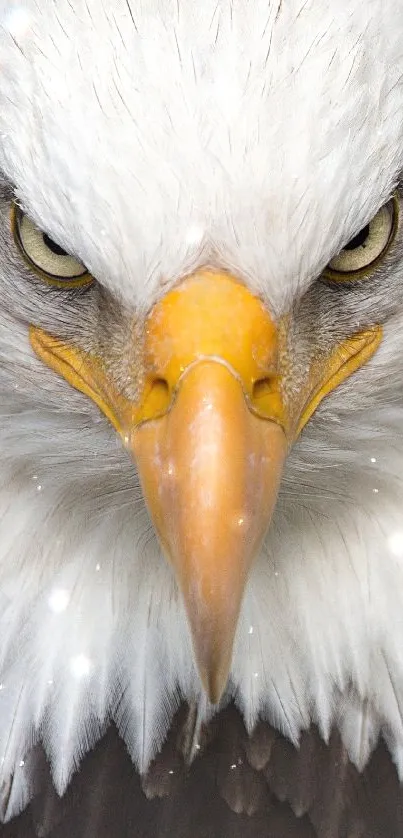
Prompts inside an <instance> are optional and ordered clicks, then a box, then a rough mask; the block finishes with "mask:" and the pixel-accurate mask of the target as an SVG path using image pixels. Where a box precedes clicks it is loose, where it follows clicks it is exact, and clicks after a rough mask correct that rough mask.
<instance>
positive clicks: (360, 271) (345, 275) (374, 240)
mask: <svg viewBox="0 0 403 838" xmlns="http://www.w3.org/2000/svg"><path fill="white" fill-rule="evenodd" d="M397 221H398V202H397V198H396V197H393V198H391V199H390V201H388V202H387V204H384V206H383V207H381V209H380V210H379V211H378V212H377V214H376V215H375V216H374V218H373V219H372V221H370V222H369V224H366V225H365V227H363V228H362V230H360V232H359V233H357V234H356V235H355V236H354V237H353V238H352V239H351V240H350V241H349V242H348V244H346V246H345V247H344V248H343V250H341V251H340V253H338V255H337V256H335V257H334V259H332V261H331V262H329V265H328V267H327V268H326V271H325V275H326V276H328V277H329V279H334V280H336V281H337V280H339V281H343V280H349V279H355V278H356V277H358V278H359V277H362V276H365V275H366V274H367V273H370V272H371V271H372V270H373V268H375V267H376V265H377V264H378V262H379V261H380V260H381V259H382V257H383V256H385V254H386V253H387V251H388V250H389V247H390V245H391V244H392V242H393V239H394V237H395V233H396V229H397Z"/></svg>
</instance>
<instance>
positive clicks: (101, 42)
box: [0, 0, 403, 815]
mask: <svg viewBox="0 0 403 838" xmlns="http://www.w3.org/2000/svg"><path fill="white" fill-rule="evenodd" d="M402 36H403V7H402V5H401V3H400V2H398V0H394V1H393V0H387V2H385V0H368V2H367V3H365V4H362V3H361V2H359V0H344V2H339V1H338V0H328V2H321V0H311V2H302V0H291V2H288V3H285V2H283V3H282V2H281V0H280V1H279V2H277V0H276V2H271V1H270V2H268V0H264V2H263V0H255V2H247V0H232V2H231V0H223V2H219V3H217V2H216V0H214V2H213V0H211V2H210V0H205V2H203V3H201V4H200V3H196V2H193V0H179V2H173V1H172V2H170V0H153V2H151V3H150V2H145V1H144V2H143V0H127V1H126V2H123V0H122V1H121V0H113V1H112V0H110V1H109V2H106V0H104V2H101V3H100V2H99V0H77V2H75V3H74V4H73V3H69V2H67V0H52V2H49V3H47V4H46V7H45V5H44V4H41V3H39V2H38V3H37V2H35V0H26V2H18V3H17V2H10V0H7V2H4V0H3V2H0V72H1V76H0V169H1V170H2V172H3V173H4V176H5V180H6V181H7V184H8V183H10V184H12V188H13V189H14V190H15V194H16V196H17V198H18V201H19V202H20V204H21V206H22V207H23V209H24V211H25V212H26V213H27V214H28V215H29V216H30V217H31V218H32V219H33V221H34V222H35V223H36V224H37V225H38V226H39V227H40V228H41V229H42V230H45V231H46V232H47V234H48V235H50V236H52V238H53V239H54V240H55V241H57V242H58V243H59V244H60V245H61V246H62V247H63V248H65V249H66V250H67V251H68V252H69V253H72V254H74V255H75V256H77V257H78V258H79V259H80V260H81V261H82V262H83V263H84V264H85V265H86V266H87V267H88V269H89V270H90V272H91V273H92V274H93V276H94V277H95V278H96V280H97V281H98V282H99V283H100V285H101V286H102V288H104V289H106V291H107V292H108V294H110V295H111V296H112V297H113V298H115V299H117V300H118V301H119V305H121V306H122V308H123V310H124V311H125V312H128V311H132V310H133V311H134V310H136V311H137V312H140V313H143V312H144V311H146V310H148V309H149V308H150V306H151V305H152V304H153V303H154V301H155V299H156V298H159V297H161V295H162V294H163V293H165V292H166V290H167V289H168V288H170V287H171V286H173V285H174V284H175V283H176V282H177V281H178V280H179V279H181V278H182V277H184V276H185V275H186V274H188V273H189V272H191V271H194V270H196V269H198V268H200V267H202V266H204V265H206V264H207V265H209V266H210V267H214V268H217V269H227V270H231V271H232V272H233V273H234V274H235V275H236V276H237V277H239V278H240V279H241V280H242V281H243V282H244V283H245V285H246V286H247V287H248V288H250V289H251V290H252V291H254V292H257V293H259V294H260V295H261V297H262V298H263V300H264V302H265V303H266V305H267V306H268V308H270V309H271V311H272V312H274V313H275V314H277V315H283V314H284V313H286V312H289V311H290V310H294V308H296V307H297V305H298V301H299V300H300V299H301V297H302V295H303V294H304V293H307V292H308V291H309V289H311V288H312V287H313V284H314V282H315V281H316V280H317V278H318V276H319V275H320V273H321V271H322V270H323V269H324V267H325V266H326V264H327V263H328V262H329V260H330V259H331V258H332V257H333V256H334V255H335V254H336V253H337V252H338V251H339V250H340V248H341V247H343V246H344V245H345V244H346V242H348V241H349V240H350V239H351V238H352V237H353V236H354V235H355V234H356V233H357V232H358V231H359V230H360V229H361V228H362V227H363V226H364V225H366V224H367V223H368V221H369V220H370V219H371V218H372V217H373V216H374V215H375V213H376V211H377V210H378V208H379V207H380V206H381V205H382V204H384V203H385V202H386V201H387V200H388V198H389V197H390V195H391V194H392V192H393V190H394V189H395V187H396V184H397V183H398V181H399V176H400V172H401V170H402V169H403V142H402V140H403V129H402V120H401V112H402V106H403V37H402ZM3 197H4V200H3V201H2V205H1V206H2V209H1V225H2V227H1V231H0V241H1V243H2V247H1V250H2V253H1V256H0V262H1V276H0V297H1V301H2V302H1V311H0V638H1V646H0V654H1V670H0V671H1V688H0V720H1V723H0V753H1V754H2V755H3V764H2V779H3V780H4V781H6V780H7V778H8V777H9V776H10V775H11V774H12V773H13V772H16V776H17V777H18V776H20V777H21V783H20V785H18V783H17V784H15V786H14V797H13V798H12V799H11V801H10V803H9V809H8V811H7V813H6V814H7V815H10V814H12V813H13V812H15V811H17V810H18V809H19V808H21V807H22V806H23V805H24V804H25V803H26V802H27V799H28V798H29V794H30V790H29V788H28V787H27V786H26V784H25V780H24V765H23V761H24V760H25V758H26V755H27V753H28V752H29V750H30V748H31V746H32V744H33V743H34V742H35V741H38V740H39V739H40V740H42V741H43V742H44V745H45V748H46V751H47V754H48V756H49V758H50V760H51V764H52V771H53V777H54V781H55V785H56V788H57V789H58V791H59V792H62V791H64V789H65V788H66V784H67V783H68V781H69V778H70V776H71V773H72V771H73V770H74V768H75V766H76V765H77V764H78V763H79V761H80V759H81V757H82V755H83V754H84V753H85V752H86V751H87V750H88V749H89V747H90V746H91V745H92V744H93V743H94V742H95V741H96V740H97V738H98V737H99V736H100V734H101V732H102V731H103V730H104V729H105V728H106V726H107V724H108V722H109V720H110V719H111V718H113V719H115V720H116V722H117V724H118V727H119V730H120V731H121V733H122V735H123V737H124V738H125V741H126V742H127V745H128V748H129V751H130V754H131V756H132V758H133V760H134V761H135V762H136V764H137V765H138V766H139V768H140V769H141V770H144V769H145V768H146V767H147V765H148V764H149V761H150V759H151V758H152V756H153V755H154V753H155V751H156V749H158V748H159V746H160V745H161V743H162V741H163V739H164V736H165V734H166V731H167V729H168V726H169V724H170V721H171V718H172V714H173V712H174V710H175V708H176V707H177V706H178V703H179V701H180V699H181V698H185V699H187V700H189V701H196V702H200V706H201V712H202V714H205V715H208V714H209V713H211V712H212V708H211V707H209V706H208V704H207V701H206V700H205V698H204V695H203V691H202V688H201V686H200V681H199V677H198V675H197V672H196V668H195V664H194V662H193V654H192V647H191V639H190V633H189V629H188V627H187V621H186V617H185V612H184V607H183V604H182V599H181V597H180V595H179V593H178V590H177V585H176V581H175V578H174V575H173V573H172V571H171V569H170V567H169V566H168V564H167V563H166V561H165V560H164V558H163V557H162V554H161V551H160V548H159V546H158V542H157V539H156V537H155V535H154V532H153V530H152V526H151V524H150V520H149V518H148V515H147V512H146V509H145V505H144V501H143V499H142V494H141V491H140V488H139V483H138V478H137V476H136V473H135V469H134V466H133V463H132V461H131V460H130V458H129V457H128V455H127V453H126V452H125V451H124V450H123V448H122V446H121V445H120V442H119V441H118V438H117V436H116V434H115V431H114V430H113V429H112V427H111V426H110V425H109V424H108V422H107V420H106V419H105V418H104V417H103V416H102V415H101V414H100V413H99V411H98V409H97V408H96V406H95V405H94V404H93V402H92V401H90V400H89V399H86V398H85V397H84V396H83V395H82V394H81V393H79V392H77V391H75V390H73V389H72V388H71V387H69V385H68V384H67V383H66V382H65V381H64V380H63V379H62V378H59V377H58V376H56V375H55V373H54V372H53V371H52V370H50V369H48V367H46V366H44V365H43V363H42V362H41V361H40V360H39V359H38V358H36V356H35V355H34V354H33V352H32V349H31V347H30V344H29V340H28V324H30V323H32V322H37V320H35V317H37V314H36V308H35V307H36V306H37V305H39V302H38V301H39V300H40V305H41V307H42V308H41V312H40V317H39V323H40V325H42V327H43V328H48V329H50V330H51V328H52V326H54V324H55V323H58V322H60V323H61V324H62V326H63V334H65V333H67V334H70V333H71V334H72V335H74V334H75V332H77V334H78V333H80V330H83V329H85V328H87V325H88V320H87V319H86V320H85V322H84V317H86V318H87V314H85V312H86V311H87V309H86V303H85V301H83V302H79V303H77V302H75V301H74V299H73V297H72V296H71V297H69V298H68V300H67V303H66V302H63V303H62V302H61V300H60V298H59V297H58V296H57V294H55V293H54V292H52V293H48V294H43V295H42V297H41V298H40V295H39V292H37V290H36V287H34V289H33V290H31V286H30V278H29V275H28V272H27V270H26V268H25V267H23V265H22V263H21V257H20V256H19V255H18V254H17V253H16V250H15V246H14V242H13V241H12V236H11V233H10V230H9V220H8V202H9V195H8V192H7V190H6V187H5V191H4V196H3ZM402 240H403V239H402V233H401V232H400V231H398V233H397V236H396V244H395V253H394V255H393V256H391V257H390V259H389V261H387V262H386V264H385V266H384V267H383V268H382V267H381V268H380V269H379V270H378V273H377V277H376V283H374V284H373V286H371V280H368V286H367V291H366V294H365V300H364V299H363V298H362V296H361V297H359V296H357V297H356V298H354V297H353V298H352V299H353V303H352V304H351V306H350V309H348V311H347V314H348V316H349V318H350V320H351V319H354V318H355V321H356V325H357V328H360V325H361V321H363V322H364V321H365V323H367V322H368V321H370V322H371V323H376V322H377V317H378V312H379V311H380V310H381V311H382V323H383V324H384V335H383V341H382V343H381V346H380V348H379V349H378V351H377V353H376V354H375V355H374V357H373V358H372V359H371V360H370V361H369V363H368V364H367V365H365V366H364V367H362V368H361V369H360V370H359V371H358V372H356V373H355V375H354V376H353V377H352V378H350V379H348V380H347V381H346V382H344V383H343V384H341V386H340V387H339V388H338V389H336V390H335V391H333V392H332V393H331V395H329V396H328V398H327V399H326V400H325V401H324V402H323V403H322V405H321V406H320V408H319V409H318V411H317V412H316V414H315V415H314V416H313V418H312V419H311V420H310V422H309V423H308V425H307V426H306V428H305V429H304V431H303V434H302V435H301V437H300V438H299V439H298V441H297V442H296V444H295V446H294V448H293V450H292V451H291V453H290V456H289V458H288V461H287V464H286V468H285V473H284V477H283V482H282V485H281V489H280V495H279V501H278V505H277V508H276V511H275V515H274V519H273V522H272V524H271V527H270V530H269V534H268V536H267V538H266V541H265V544H264V547H263V548H262V550H261V552H260V555H259V556H258V558H257V560H256V562H255V564H254V567H253V569H252V571H251V574H250V578H249V582H248V585H247V588H246V592H245V597H244V600H243V605H242V611H241V615H240V619H239V623H238V629H237V635H236V640H235V645H234V654H233V663H232V669H231V674H230V681H229V686H228V690H227V693H226V698H229V697H230V696H232V695H235V697H236V702H237V704H238V706H239V707H240V708H241V710H242V712H243V714H244V717H245V721H246V725H247V727H248V728H249V729H252V728H253V726H254V724H255V723H256V719H257V717H258V715H259V714H260V715H263V716H264V717H266V718H268V719H269V720H270V721H271V722H272V723H274V724H275V725H276V726H278V728H279V729H280V730H281V731H283V732H285V733H286V735H287V736H289V737H290V738H291V739H292V740H293V741H294V742H296V741H298V737H299V735H300V733H301V731H302V730H303V729H305V728H307V727H308V726H309V724H310V722H311V721H314V722H316V723H317V724H318V726H319V728H320V730H321V733H322V735H323V736H324V737H325V738H326V736H327V735H328V733H329V730H330V727H331V725H332V724H333V723H334V722H336V723H337V724H338V726H339V727H340V730H341V734H342V737H343V741H344V742H345V744H346V746H347V748H348V751H349V754H350V757H351V759H352V760H353V761H354V762H355V763H356V764H357V766H358V767H359V768H362V767H363V766H364V765H365V764H366V761H367V759H368V757H369V754H370V753H371V750H372V748H373V747H374V745H375V743H376V741H377V738H378V735H379V734H380V733H382V735H383V736H384V737H385V739H386V741H387V744H388V745H389V747H390V749H391V753H392V755H393V759H394V760H395V762H396V765H397V767H398V770H399V772H400V775H401V776H402V775H403V726H402V701H403V657H402V648H403V617H402V613H403V612H402V591H403V518H402V501H403V484H402V469H403V441H402V439H403V437H402V422H403V398H402V397H403V389H402V378H401V372H402V361H401V357H402V356H401V351H402V346H403V308H402V302H401V300H402V279H401V276H402V274H401V271H402V268H401V262H400V258H401V254H402V252H403V251H402V245H401V242H402ZM382 270H383V272H384V284H385V287H386V288H387V293H386V292H385V291H384V290H383V288H382V284H381V282H380V279H381V278H382V274H381V271H382ZM351 293H352V294H354V292H353V291H352V292H351ZM354 299H355V302H354ZM83 312H84V313H83ZM368 312H370V313H368ZM347 314H346V313H344V314H343V317H347ZM318 316H319V315H318ZM334 316H335V309H334V308H333V309H332V308H330V309H329V310H328V311H326V312H325V313H324V314H323V318H324V323H330V322H331V321H332V318H334ZM224 700H226V699H224ZM16 789H17V790H16Z"/></svg>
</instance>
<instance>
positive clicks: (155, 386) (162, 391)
mask: <svg viewBox="0 0 403 838" xmlns="http://www.w3.org/2000/svg"><path fill="white" fill-rule="evenodd" d="M151 390H152V391H153V392H154V393H156V394H157V393H158V395H160V396H162V397H166V398H169V397H170V391H169V384H168V382H167V381H166V380H165V378H155V379H154V381H153V382H152V384H151Z"/></svg>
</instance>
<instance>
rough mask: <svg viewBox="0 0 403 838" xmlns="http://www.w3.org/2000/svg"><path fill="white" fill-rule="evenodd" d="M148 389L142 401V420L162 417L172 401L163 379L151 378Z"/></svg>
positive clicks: (167, 386)
mask: <svg viewBox="0 0 403 838" xmlns="http://www.w3.org/2000/svg"><path fill="white" fill-rule="evenodd" d="M148 387H149V389H148V394H147V396H146V398H145V400H144V408H143V416H142V419H143V420H144V419H155V418H156V417H157V416H162V415H163V414H164V413H166V412H167V411H168V410H169V408H170V405H171V401H172V393H171V389H170V386H169V384H168V381H166V379H165V378H153V379H152V380H151V381H150V382H149V385H148Z"/></svg>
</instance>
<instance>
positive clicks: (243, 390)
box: [126, 272, 287, 702]
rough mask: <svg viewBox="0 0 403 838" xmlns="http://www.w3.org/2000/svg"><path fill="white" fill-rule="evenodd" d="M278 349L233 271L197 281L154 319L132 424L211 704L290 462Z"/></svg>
mask: <svg viewBox="0 0 403 838" xmlns="http://www.w3.org/2000/svg"><path fill="white" fill-rule="evenodd" d="M278 350H279V347H278V332H277V328H276V326H275V325H274V323H273V321H272V319H271V318H270V315H269V314H268V312H267V311H266V310H265V309H264V307H263V305H262V304H261V303H260V302H259V300H257V299H256V298H255V297H253V296H252V295H251V294H250V292H249V291H248V290H247V289H246V288H245V287H244V286H242V285H240V284H239V283H237V282H236V281H235V280H234V279H232V278H231V277H229V276H227V275H224V274H221V275H215V274H213V273H209V272H204V273H202V274H198V275H196V276H193V277H191V278H189V279H188V280H186V281H185V282H184V283H182V285H181V286H180V287H179V288H177V289H175V290H173V291H171V292H169V293H168V294H167V295H166V296H165V297H164V299H163V300H161V301H160V302H159V303H158V304H157V305H156V306H155V307H154V309H153V310H152V312H151V313H150V316H149V318H148V320H147V324H146V363H145V367H146V369H147V370H148V371H149V372H148V380H147V381H146V383H145V386H144V391H143V395H142V399H141V404H140V407H139V415H138V421H137V423H136V425H135V427H134V428H132V429H131V431H130V429H128V428H126V434H127V436H126V438H127V439H129V443H128V444H129V445H130V446H131V448H132V450H133V452H134V455H135V458H136V460H137V464H138V469H139V474H140V479H141V482H142V487H143V492H144V496H145V498H146V501H147V505H148V508H149V511H150V513H151V517H152V519H153V521H154V524H155V527H156V530H157V532H158V534H159V538H160V541H161V544H162V546H163V549H164V551H165V553H166V555H167V557H168V559H169V561H170V562H171V563H172V565H173V567H174V569H175V572H176V575H177V579H178V582H179V586H180V588H181V591H182V595H183V599H184V603H185V607H186V611H187V615H188V621H189V625H190V629H191V634H192V640H193V648H194V654H195V658H196V662H197V665H198V669H199V673H200V676H201V679H202V682H203V684H204V687H205V690H206V692H207V694H208V696H209V698H210V700H211V701H212V702H217V701H218V700H219V699H220V697H221V695H222V692H223V690H224V688H225V685H226V683H227V680H228V673H229V669H230V665H231V658H232V647H233V641H234V635H235V630H236V626H237V622H238V616H239V611H240V607H241V601H242V596H243V592H244V588H245V583H246V579H247V576H248V571H249V569H250V566H251V564H252V562H253V559H254V557H255V556H256V553H257V551H258V549H259V547H260V545H261V542H262V539H263V537H264V534H265V532H266V529H267V527H268V524H269V521H270V517H271V514H272V511H273V508H274V505H275V501H276V498H277V491H278V486H279V481H280V476H281V472H282V466H283V463H284V459H285V456H286V450H287V444H286V436H285V432H284V425H285V420H286V417H285V409H284V405H283V400H282V397H281V394H280V382H279V376H278V370H277V366H278Z"/></svg>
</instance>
